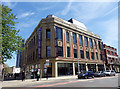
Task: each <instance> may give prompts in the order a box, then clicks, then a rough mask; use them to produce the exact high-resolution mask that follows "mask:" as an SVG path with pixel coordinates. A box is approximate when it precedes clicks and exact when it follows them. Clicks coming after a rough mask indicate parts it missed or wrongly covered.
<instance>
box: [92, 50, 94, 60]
mask: <svg viewBox="0 0 120 89" xmlns="http://www.w3.org/2000/svg"><path fill="white" fill-rule="evenodd" d="M91 58H92V59H93V60H94V52H91Z"/></svg>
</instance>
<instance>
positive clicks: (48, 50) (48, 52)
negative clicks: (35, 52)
mask: <svg viewBox="0 0 120 89" xmlns="http://www.w3.org/2000/svg"><path fill="white" fill-rule="evenodd" d="M50 50H51V48H50V46H47V49H46V52H47V53H46V54H47V55H46V56H47V57H50Z"/></svg>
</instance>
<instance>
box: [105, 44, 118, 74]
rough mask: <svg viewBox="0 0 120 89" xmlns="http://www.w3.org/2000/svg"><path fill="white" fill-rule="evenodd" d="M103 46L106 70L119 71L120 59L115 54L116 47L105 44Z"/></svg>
mask: <svg viewBox="0 0 120 89" xmlns="http://www.w3.org/2000/svg"><path fill="white" fill-rule="evenodd" d="M103 46H104V53H105V60H106V70H115V71H116V72H120V61H119V59H118V55H117V49H116V48H114V47H111V46H108V45H106V44H104V45H103Z"/></svg>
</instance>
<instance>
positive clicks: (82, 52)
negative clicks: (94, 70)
mask: <svg viewBox="0 0 120 89" xmlns="http://www.w3.org/2000/svg"><path fill="white" fill-rule="evenodd" d="M80 56H81V58H82V59H84V51H83V50H80Z"/></svg>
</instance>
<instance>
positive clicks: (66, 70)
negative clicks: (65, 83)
mask: <svg viewBox="0 0 120 89" xmlns="http://www.w3.org/2000/svg"><path fill="white" fill-rule="evenodd" d="M57 65H58V76H65V75H73V64H72V63H58V64H57Z"/></svg>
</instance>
